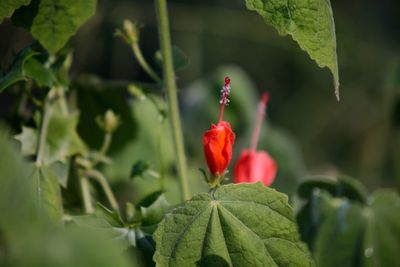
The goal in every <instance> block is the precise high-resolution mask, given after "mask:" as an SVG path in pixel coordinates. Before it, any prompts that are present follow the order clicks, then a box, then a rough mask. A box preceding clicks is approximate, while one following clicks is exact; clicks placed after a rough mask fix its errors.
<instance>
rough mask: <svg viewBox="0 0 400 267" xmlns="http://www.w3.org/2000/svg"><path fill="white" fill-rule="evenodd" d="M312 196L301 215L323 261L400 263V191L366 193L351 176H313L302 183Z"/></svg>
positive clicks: (303, 228)
mask: <svg viewBox="0 0 400 267" xmlns="http://www.w3.org/2000/svg"><path fill="white" fill-rule="evenodd" d="M299 195H300V196H301V197H302V198H304V199H307V203H306V204H305V205H304V206H303V207H302V208H301V209H300V211H299V212H298V215H297V220H298V223H299V227H300V232H301V235H302V239H303V240H304V241H305V242H307V244H308V245H309V247H310V248H311V249H312V251H313V254H314V257H315V260H316V263H317V266H321V267H322V266H323V267H330V266H332V267H333V266H343V267H347V266H348V267H351V266H361V267H364V266H365V267H369V266H397V265H396V263H397V251H399V250H400V197H399V195H398V194H397V193H394V192H385V191H381V192H379V191H378V192H376V193H374V194H372V195H371V196H367V195H366V191H365V189H364V188H363V187H362V185H361V184H359V183H358V182H357V181H356V180H354V179H351V178H350V177H343V176H342V177H340V179H338V180H333V179H331V180H328V179H327V178H326V177H325V178H324V179H312V180H308V181H306V182H304V183H303V184H302V185H301V186H300V188H299Z"/></svg>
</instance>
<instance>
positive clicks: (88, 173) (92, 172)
mask: <svg viewBox="0 0 400 267" xmlns="http://www.w3.org/2000/svg"><path fill="white" fill-rule="evenodd" d="M85 176H88V177H91V178H94V179H96V180H97V181H98V182H99V183H100V185H101V187H102V188H103V190H104V193H105V194H106V197H107V199H108V202H110V205H111V207H112V208H113V209H114V210H118V209H119V207H118V202H117V200H116V199H115V196H114V193H113V192H112V190H111V188H110V185H109V184H108V182H107V179H106V177H105V176H104V175H103V174H102V173H101V172H99V171H97V170H87V171H86V172H85Z"/></svg>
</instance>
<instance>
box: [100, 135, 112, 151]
mask: <svg viewBox="0 0 400 267" xmlns="http://www.w3.org/2000/svg"><path fill="white" fill-rule="evenodd" d="M111 141H112V133H106V134H105V135H104V140H103V145H102V146H101V148H100V154H102V155H103V156H106V154H107V151H108V149H109V148H110V145H111Z"/></svg>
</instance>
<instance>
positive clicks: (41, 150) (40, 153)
mask: <svg viewBox="0 0 400 267" xmlns="http://www.w3.org/2000/svg"><path fill="white" fill-rule="evenodd" d="M50 113H51V109H50V106H49V103H48V100H47V99H46V100H45V103H44V107H43V115H42V123H41V126H40V133H39V142H38V147H37V154H36V162H35V164H36V167H38V168H39V167H41V166H42V164H43V159H44V156H45V150H46V139H47V129H48V126H49V121H50V116H51V114H50Z"/></svg>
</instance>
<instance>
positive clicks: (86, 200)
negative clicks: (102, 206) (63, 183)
mask: <svg viewBox="0 0 400 267" xmlns="http://www.w3.org/2000/svg"><path fill="white" fill-rule="evenodd" d="M79 181H80V184H81V190H82V200H83V205H84V207H85V213H93V212H94V208H93V204H92V199H91V197H90V188H89V181H88V178H87V177H85V176H81V177H79Z"/></svg>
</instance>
